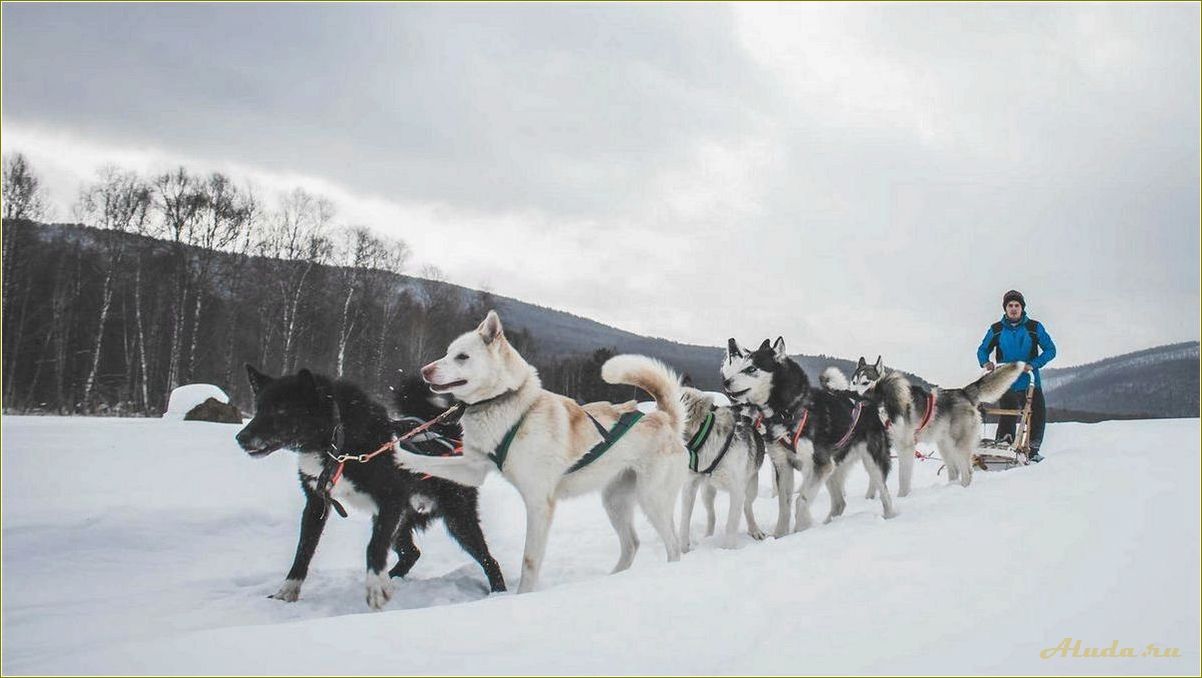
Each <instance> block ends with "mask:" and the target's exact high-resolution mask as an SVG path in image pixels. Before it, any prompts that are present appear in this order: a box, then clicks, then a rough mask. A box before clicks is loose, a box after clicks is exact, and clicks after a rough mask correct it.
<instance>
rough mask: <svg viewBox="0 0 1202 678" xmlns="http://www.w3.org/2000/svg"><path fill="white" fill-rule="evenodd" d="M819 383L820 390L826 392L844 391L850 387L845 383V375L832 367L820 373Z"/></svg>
mask: <svg viewBox="0 0 1202 678" xmlns="http://www.w3.org/2000/svg"><path fill="white" fill-rule="evenodd" d="M819 381H821V382H822V388H825V389H826V390H828V391H846V390H848V389H849V388H850V386H851V385H850V384H848V383H847V375H845V374H843V372H842V371H841V370H840V369H839V368H838V367H835V366H834V365H831V366H830V367H828V368H826V369H825V370H823V371H822V376H821V377H820V378H819Z"/></svg>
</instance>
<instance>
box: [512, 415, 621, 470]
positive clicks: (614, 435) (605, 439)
mask: <svg viewBox="0 0 1202 678" xmlns="http://www.w3.org/2000/svg"><path fill="white" fill-rule="evenodd" d="M585 415H586V416H587V417H588V418H589V420H590V421H592V422H593V426H595V427H596V428H597V432H598V433H600V434H601V442H599V443H597V444H596V445H593V446H592V448H590V449H589V451H588V452H585V453H584V456H582V457H580V458H579V459H577V460H576V463H574V464H572V465H571V466H569V467H568V470H567V471H564V475H568V474H569V473H575V472H576V471H579V470H580V469H582V468H584V467H585V466H588V465H589V464H591V463H593V462H594V461H597V459H599V458H600V457H601V455H603V454H605V453H606V452H607V451H608V450H609V448H611V447H613V446H614V444H615V443H617V442H618V441H619V440H621V439H622V436H624V435H626V432H627V431H629V430H630V427H631V426H634V425H635V423H637V422H638V420H639V419H642V418H643V413H642V411H640V410H635V411H633V412H627V413H625V414H623V415H622V416H621V417H618V421H617V423H616V424H614V427H613V428H611V429H609V430H606V428H605V427H604V426H602V425H601V422H599V421H597V420H596V419H595V418H594V417H593V415H591V414H589V413H587V412H585ZM524 421H526V415H525V414H523V415H522V416H521V418H520V419H518V421H517V423H516V424H514V425H513V426H512V427H511V428H510V429H509V430H508V431H506V432H505V436H504V437H503V438H501V442H500V444H499V445H497V449H496V450H495V451H494V452H493V453H492V454H490V455H488V458H489V459H491V460H492V462H493V463H494V464H496V465H497V470H498V471H500V470H503V469H502V467H503V466H504V465H505V458H506V457H508V456H509V446H510V445H512V444H513V439H514V438H515V437H517V434H518V429H520V428H521V427H522V422H524Z"/></svg>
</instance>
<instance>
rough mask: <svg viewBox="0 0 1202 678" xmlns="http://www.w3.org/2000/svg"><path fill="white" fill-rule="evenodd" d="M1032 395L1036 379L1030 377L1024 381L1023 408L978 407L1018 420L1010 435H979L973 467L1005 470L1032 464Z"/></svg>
mask: <svg viewBox="0 0 1202 678" xmlns="http://www.w3.org/2000/svg"><path fill="white" fill-rule="evenodd" d="M1034 395H1035V379H1034V378H1033V377H1032V378H1031V379H1030V380H1029V381H1028V383H1027V397H1026V399H1025V400H1024V403H1023V407H1022V409H1018V410H1012V409H1004V408H996V407H983V408H981V411H982V412H984V413H985V414H993V415H999V416H1001V415H1004V416H1013V417H1018V422H1017V423H1016V425H1015V427H1014V437H1013V438H1011V437H1010V436H1007V437H1006V438H1003V439H1002V440H995V439H993V438H981V443H980V445H978V446H977V447H978V449H977V453H976V454H974V455H973V456H972V463H973V466H976V467H977V468H979V469H981V470H982V471H1006V470H1009V469H1012V468H1014V467H1016V466H1026V465H1028V464H1030V463H1031V400H1032V399H1033V397H1034ZM983 427H984V425H982V428H983Z"/></svg>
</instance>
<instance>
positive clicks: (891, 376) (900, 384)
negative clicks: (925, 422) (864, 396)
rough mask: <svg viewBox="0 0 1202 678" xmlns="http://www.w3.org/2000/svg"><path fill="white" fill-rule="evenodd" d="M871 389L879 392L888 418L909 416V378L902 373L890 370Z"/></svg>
mask: <svg viewBox="0 0 1202 678" xmlns="http://www.w3.org/2000/svg"><path fill="white" fill-rule="evenodd" d="M871 390H872V391H874V392H876V393H878V394H879V398H880V401H881V404H882V405H884V406H885V414H887V415H888V416H889V419H890V420H893V421H897V420H898V419H905V418H907V417H909V416H910V380H909V379H906V376H905V375H904V374H902V373H901V372H890V373H888V374H886V375H885V376H883V377H881V378H880V379H878V380H877V382H876V383H875V384H873V385H872V387H871ZM974 402H975V401H974Z"/></svg>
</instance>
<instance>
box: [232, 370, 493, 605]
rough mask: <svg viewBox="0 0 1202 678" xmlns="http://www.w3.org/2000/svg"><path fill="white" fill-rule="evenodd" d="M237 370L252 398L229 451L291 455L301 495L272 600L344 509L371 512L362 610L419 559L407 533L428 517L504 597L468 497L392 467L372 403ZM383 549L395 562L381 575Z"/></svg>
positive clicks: (302, 570) (320, 380)
mask: <svg viewBox="0 0 1202 678" xmlns="http://www.w3.org/2000/svg"><path fill="white" fill-rule="evenodd" d="M246 372H247V376H248V377H249V378H250V385H251V388H252V389H253V390H254V393H255V416H254V418H253V419H251V420H250V422H249V423H248V424H246V426H245V427H244V428H243V429H242V430H241V431H240V432H239V433H238V435H237V440H238V444H239V445H240V446H241V447H242V449H244V450H246V451H247V452H248V453H249V454H250V456H252V457H265V456H267V455H269V454H271V453H272V452H275V451H276V450H278V449H281V448H288V449H291V450H293V451H295V452H296V453H297V455H298V464H299V473H300V484H301V490H302V491H303V492H304V494H305V508H304V511H303V513H302V514H301V526H300V540H299V542H298V544H297V547H296V557H295V558H294V559H293V562H292V569H290V570H289V571H288V576H287V578H286V579H285V580H284V583H283V585H282V586H280V589H279V591H277V592H276V593H275V594H274V595H272V596H271V597H272V598H276V599H278V600H284V601H287V602H293V601H295V600H296V599H297V598H298V597H299V596H300V589H301V584H302V583H304V581H305V576H306V575H307V574H308V571H309V562H310V561H311V560H312V559H313V553H314V551H316V550H317V542H318V540H320V539H321V533H322V530H323V528H324V527H325V523H326V518H328V517H329V513H330V509H331V508H334V509H336V510H338V511H339V513H340V514H342V513H343V509H342V504H344V503H345V504H350V505H351V506H353V507H356V508H359V509H362V510H364V511H368V512H370V513H371V514H372V534H371V541H370V542H369V543H368V545H367V604H368V605H370V606H371V607H372V608H375V609H379V608H381V607H383V606H384V604H385V603H386V602H388V600H389V599H390V598H391V597H392V582H391V577H403V576H405V575H406V574H408V572H409V570H410V569H411V568H412V567H413V565H414V563H416V562H417V559H418V557H419V556H420V555H421V552H420V551H418V549H417V546H416V545H415V544H414V543H413V531H414V530H424V529H425V528H426V526H427V525H428V524H429V523H430V522H431V521H433V520H434V519H436V518H441V519H442V520H443V523H444V524H445V525H446V528H447V532H449V533H450V535H451V537H452V538H454V539H455V541H457V542H458V543H459V545H460V546H462V547H463V550H465V551H467V553H468V555H470V556H471V557H472V558H474V559H475V560H476V562H478V563H480V566H481V567H482V568H484V573H485V575H486V576H487V577H488V583H489V587H490V588H491V589H492V590H493V591H504V590H505V579H504V578H503V577H502V575H501V569H500V568H499V567H497V562H496V561H495V560H493V558H492V555H490V554H489V552H488V545H487V544H486V543H485V541H484V534H483V533H482V532H481V531H480V518H479V515H478V513H477V497H476V494H477V491H476V489H475V488H474V487H464V486H462V485H456V484H455V483H451V482H447V481H446V480H442V479H439V478H428V479H424V480H423V479H422V478H421V477H419V476H417V475H415V474H413V473H410V472H408V471H405V470H403V469H400V468H397V466H396V465H395V464H394V463H393V460H392V456H393V454H392V452H393V450H392V447H391V446H390V445H388V443H390V441H392V440H393V436H394V433H395V432H396V431H397V428H396V426H395V424H394V422H392V421H391V420H390V419H389V417H388V414H387V412H385V410H384V408H383V407H382V406H381V405H379V404H377V403H375V402H373V401H372V399H371V398H369V397H368V396H367V394H366V393H364V392H363V391H362V390H360V389H359V388H358V387H357V386H355V385H354V384H351V383H349V382H346V381H342V380H339V381H331V380H330V379H327V378H325V377H322V376H318V375H315V374H312V373H311V372H309V370H301V371H300V372H298V373H297V374H295V375H286V376H283V377H278V378H277V377H269V376H267V375H265V374H263V373H261V372H259V371H258V370H256V369H255V368H254V367H251V366H250V365H247V366H246ZM384 446H387V447H385V450H386V451H385V452H384V453H382V454H380V455H378V456H375V457H373V458H371V459H370V460H368V461H365V462H357V461H354V460H348V461H344V462H341V463H340V462H339V461H337V459H338V458H340V457H342V456H344V455H367V454H370V453H372V452H373V451H376V450H378V449H380V448H381V447H384ZM331 483H332V487H331ZM344 515H345V514H344ZM390 547H391V548H392V549H393V550H395V551H396V554H397V558H398V561H397V564H396V565H395V566H394V567H393V568H392V569H391V570H389V571H385V568H386V567H387V560H388V550H389V548H390Z"/></svg>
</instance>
